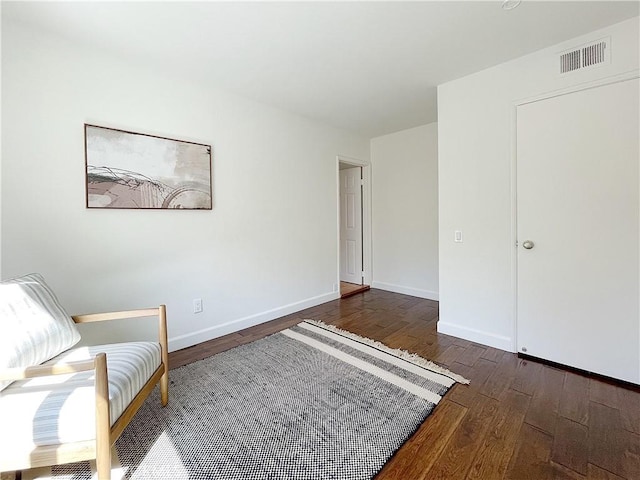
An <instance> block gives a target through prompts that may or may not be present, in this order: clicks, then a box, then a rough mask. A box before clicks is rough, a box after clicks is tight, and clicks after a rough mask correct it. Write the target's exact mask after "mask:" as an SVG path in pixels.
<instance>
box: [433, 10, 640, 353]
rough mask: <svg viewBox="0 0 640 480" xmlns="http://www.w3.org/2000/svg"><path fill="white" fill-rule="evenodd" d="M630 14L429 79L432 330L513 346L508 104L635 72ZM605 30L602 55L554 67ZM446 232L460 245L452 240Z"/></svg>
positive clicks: (634, 24) (511, 122)
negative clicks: (607, 51)
mask: <svg viewBox="0 0 640 480" xmlns="http://www.w3.org/2000/svg"><path fill="white" fill-rule="evenodd" d="M638 24H639V19H638V18H637V17H636V18H634V19H630V20H628V21H625V22H622V23H619V24H616V25H613V26H611V27H609V28H605V29H603V30H600V31H597V32H593V33H592V34H590V35H586V36H583V37H580V38H576V39H574V40H572V41H569V42H565V43H563V44H560V45H556V46H554V47H552V48H548V49H545V50H542V51H539V52H536V53H534V54H532V55H528V56H525V57H522V58H520V59H517V60H514V61H511V62H508V63H505V64H502V65H499V66H496V67H493V68H490V69H488V70H484V71H482V72H479V73H476V74H474V75H470V76H468V77H464V78H461V79H459V80H455V81H452V82H449V83H446V84H444V85H441V86H439V87H438V144H439V191H440V195H439V202H440V321H439V323H438V331H440V332H443V333H448V334H451V335H456V336H459V337H462V338H466V339H469V340H473V341H477V342H480V343H484V344H487V345H492V346H495V347H498V348H502V349H505V350H511V351H514V350H515V302H514V300H515V280H514V279H515V275H514V274H515V215H514V208H515V204H514V190H513V179H514V170H513V165H514V161H515V156H514V153H513V152H514V150H513V149H514V146H515V143H514V132H515V105H516V104H517V103H520V102H522V101H523V100H525V99H532V98H533V97H536V96H542V95H547V94H551V93H552V92H558V93H560V92H563V91H568V90H572V89H576V88H580V87H584V86H586V85H589V84H591V83H592V82H596V81H599V80H602V79H605V78H613V77H616V76H619V75H623V74H625V72H627V73H628V72H635V73H636V74H637V69H638V66H639V65H638V58H639V51H638V45H639V43H640V42H639V28H638ZM606 36H611V48H612V51H611V59H612V61H611V63H610V64H609V65H603V66H599V67H597V68H594V69H591V70H585V71H576V72H572V73H570V74H568V75H565V76H562V77H561V76H560V75H559V74H558V59H557V54H558V53H559V52H562V51H564V50H566V49H569V48H572V47H576V46H579V45H581V44H583V43H587V42H590V41H595V40H598V39H601V38H603V37H606ZM455 230H462V231H463V238H464V242H463V243H454V241H453V234H454V231H455Z"/></svg>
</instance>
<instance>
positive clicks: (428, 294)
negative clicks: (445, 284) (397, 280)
mask: <svg viewBox="0 0 640 480" xmlns="http://www.w3.org/2000/svg"><path fill="white" fill-rule="evenodd" d="M371 288H379V289H380V290H387V291H388V292H394V293H402V294H404V295H411V296H412V297H420V298H426V299H428V300H436V301H437V300H439V299H440V294H439V293H438V292H432V291H430V290H422V289H419V288H412V287H403V286H402V285H394V284H393V283H384V282H372V283H371Z"/></svg>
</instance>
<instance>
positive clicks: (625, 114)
mask: <svg viewBox="0 0 640 480" xmlns="http://www.w3.org/2000/svg"><path fill="white" fill-rule="evenodd" d="M639 90H640V85H639V82H638V79H637V78H636V79H633V80H626V81H621V82H617V83H612V84H608V85H602V86H599V87H595V88H589V89H585V90H580V91H577V92H573V93H569V94H566V95H559V96H556V97H552V98H547V99H543V100H539V101H535V102H530V103H526V104H522V105H519V106H518V107H517V128H516V130H517V132H516V134H517V174H516V176H517V246H516V248H517V349H518V352H521V353H525V354H527V355H531V356H534V357H539V358H543V359H546V360H551V361H553V362H556V363H560V364H564V365H569V366H572V367H576V368H579V369H582V370H586V371H589V372H594V373H598V374H601V375H605V376H609V377H613V378H617V379H620V380H625V381H628V382H633V383H636V384H640V318H639V313H640V312H639V299H640V298H639V287H640V285H639V272H640V264H639V260H640V259H639V251H638V245H639V241H640V237H639V227H640V223H639V220H640V218H639V217H640V209H639V205H640V195H639V193H640V192H639V174H640V171H639V165H638V164H639V158H640V152H639V139H638V132H639V128H640V127H639V121H638V117H639V111H638V110H639V108H638V105H639V98H638V92H639Z"/></svg>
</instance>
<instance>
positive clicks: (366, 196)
mask: <svg viewBox="0 0 640 480" xmlns="http://www.w3.org/2000/svg"><path fill="white" fill-rule="evenodd" d="M337 163H338V272H339V278H338V281H339V283H338V284H339V285H340V296H341V298H346V297H349V296H352V295H355V294H357V293H361V292H363V291H366V290H369V289H370V286H369V285H370V281H371V280H370V278H371V276H370V275H371V273H370V270H371V267H370V266H371V257H370V256H371V223H370V188H369V178H370V165H369V164H368V163H366V162H362V161H359V160H356V159H351V158H346V157H338V162H337Z"/></svg>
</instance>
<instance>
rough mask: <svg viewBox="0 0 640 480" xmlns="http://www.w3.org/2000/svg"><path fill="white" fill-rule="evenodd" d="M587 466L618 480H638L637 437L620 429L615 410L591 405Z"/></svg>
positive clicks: (639, 451) (639, 439)
mask: <svg viewBox="0 0 640 480" xmlns="http://www.w3.org/2000/svg"><path fill="white" fill-rule="evenodd" d="M589 463H592V464H593V465H596V466H598V467H600V468H602V469H604V470H607V471H609V472H611V473H615V474H616V475H618V476H620V477H622V478H627V479H636V478H640V437H639V436H638V435H636V434H634V433H631V432H628V431H627V430H625V429H623V428H622V421H621V419H620V412H619V410H618V409H615V408H611V407H608V406H606V405H603V404H601V403H597V402H595V401H593V402H591V405H590V410H589Z"/></svg>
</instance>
